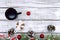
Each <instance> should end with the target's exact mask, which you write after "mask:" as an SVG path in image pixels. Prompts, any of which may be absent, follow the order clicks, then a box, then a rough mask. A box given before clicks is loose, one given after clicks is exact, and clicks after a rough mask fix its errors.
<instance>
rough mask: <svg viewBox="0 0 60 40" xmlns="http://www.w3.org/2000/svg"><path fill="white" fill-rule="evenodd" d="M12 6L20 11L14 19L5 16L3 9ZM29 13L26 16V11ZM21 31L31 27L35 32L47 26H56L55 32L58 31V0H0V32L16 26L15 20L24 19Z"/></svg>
mask: <svg viewBox="0 0 60 40" xmlns="http://www.w3.org/2000/svg"><path fill="white" fill-rule="evenodd" d="M9 7H13V8H15V9H16V10H17V11H18V12H22V14H21V15H19V16H18V18H17V19H16V21H15V20H14V21H9V20H7V19H6V18H5V11H6V10H7V9H8V8H9ZM27 11H30V12H31V15H30V16H27V15H26V12H27ZM24 19H25V21H24V23H25V28H24V30H23V32H27V31H28V30H30V29H32V30H33V31H35V32H47V29H46V28H47V26H48V25H50V24H52V25H55V26H56V30H55V32H60V31H59V30H60V0H4V1H3V0H0V32H7V31H8V30H9V29H10V28H16V22H17V20H24Z"/></svg>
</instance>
